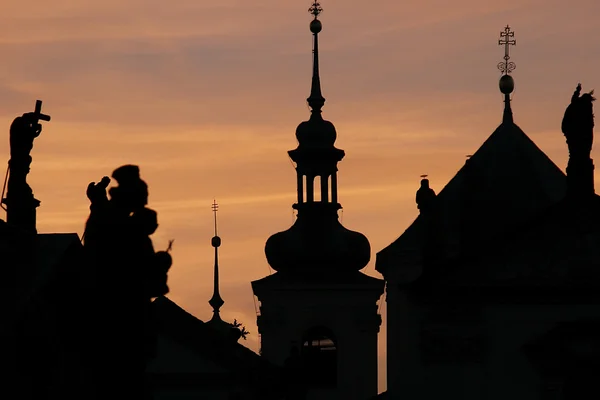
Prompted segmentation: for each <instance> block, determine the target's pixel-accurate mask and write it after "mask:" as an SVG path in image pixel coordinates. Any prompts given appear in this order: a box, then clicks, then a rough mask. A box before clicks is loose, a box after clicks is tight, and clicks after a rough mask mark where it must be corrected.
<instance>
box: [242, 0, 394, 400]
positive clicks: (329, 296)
mask: <svg viewBox="0 0 600 400" xmlns="http://www.w3.org/2000/svg"><path fill="white" fill-rule="evenodd" d="M309 11H310V12H311V14H313V16H314V19H313V20H312V21H311V23H310V30H311V32H312V33H313V36H314V50H313V54H314V56H313V76H312V86H311V92H310V96H309V97H308V99H307V100H308V105H309V106H310V108H311V116H310V118H309V120H308V121H305V122H302V123H301V124H300V125H299V126H298V128H297V129H296V138H297V140H298V147H297V148H296V149H294V150H291V151H289V152H288V153H289V156H290V158H291V159H292V161H293V162H294V163H295V167H296V177H297V185H298V201H297V203H296V204H294V205H293V208H294V209H296V210H297V212H298V213H297V218H296V221H295V222H294V225H293V226H292V227H291V228H290V229H288V230H286V231H284V232H279V233H276V234H274V235H273V236H271V237H270V238H269V239H268V240H267V243H266V246H265V253H266V256H267V261H268V262H269V264H270V265H271V267H272V268H273V269H274V270H275V271H276V272H275V273H274V274H272V275H270V276H267V277H265V278H262V279H260V280H257V281H254V282H252V289H253V291H254V293H255V295H256V296H257V297H258V299H259V301H260V316H259V317H258V321H257V322H258V329H259V332H260V334H261V352H262V355H263V357H265V358H266V359H267V360H269V361H271V362H273V363H275V364H277V365H284V364H287V365H295V367H294V368H295V371H297V372H296V377H295V380H294V377H293V376H292V377H289V379H291V381H292V382H291V384H292V385H294V387H295V388H296V390H295V391H294V393H292V394H290V396H291V397H288V398H294V399H296V398H297V399H300V398H306V399H311V400H312V399H328V400H334V399H365V400H366V399H368V398H369V397H371V396H373V395H376V394H377V335H378V332H379V326H380V324H381V318H380V315H379V314H378V312H377V302H378V300H379V298H380V297H381V295H382V294H383V289H384V282H383V281H382V280H380V279H376V278H372V277H369V276H367V275H365V274H363V273H361V272H360V270H361V269H363V268H364V267H365V266H366V265H367V263H368V262H369V260H370V256H371V248H370V245H369V241H368V240H367V238H366V237H365V236H364V235H362V234H361V233H358V232H353V231H350V230H348V229H346V228H344V227H343V226H342V225H341V224H340V222H339V220H338V210H339V209H340V208H341V205H340V204H339V203H338V193H337V163H338V162H339V161H341V160H342V158H343V157H344V151H343V150H340V149H338V148H336V147H335V145H334V144H335V140H336V136H337V134H336V130H335V127H334V126H333V124H332V123H331V122H329V121H326V120H324V119H323V117H322V116H321V108H322V107H323V105H324V103H325V99H324V98H323V96H322V94H321V84H320V77H319V47H318V34H319V32H320V31H321V29H322V25H321V22H320V21H319V20H318V19H317V16H318V15H319V14H320V12H321V7H320V5H319V3H317V2H315V3H314V4H313V6H312V7H311V8H310V10H309ZM297 347H299V349H297ZM290 349H292V350H291V351H290ZM296 349H297V350H296ZM295 352H298V353H299V354H296V353H295Z"/></svg>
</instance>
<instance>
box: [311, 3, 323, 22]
mask: <svg viewBox="0 0 600 400" xmlns="http://www.w3.org/2000/svg"><path fill="white" fill-rule="evenodd" d="M308 12H309V13H311V14H312V15H314V16H315V19H317V17H318V16H319V14H321V13H322V12H323V8H322V7H321V4H320V3H319V2H318V1H316V0H315V1H314V2H313V4H312V6H310V8H309V9H308Z"/></svg>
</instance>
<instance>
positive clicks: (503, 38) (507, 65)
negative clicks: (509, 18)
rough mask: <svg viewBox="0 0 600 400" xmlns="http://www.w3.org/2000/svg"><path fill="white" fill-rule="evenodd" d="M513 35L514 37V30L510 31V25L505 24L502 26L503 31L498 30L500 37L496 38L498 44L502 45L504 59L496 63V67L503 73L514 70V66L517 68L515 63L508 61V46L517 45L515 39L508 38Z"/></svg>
mask: <svg viewBox="0 0 600 400" xmlns="http://www.w3.org/2000/svg"><path fill="white" fill-rule="evenodd" d="M514 37H515V32H513V31H511V30H510V26H508V25H506V27H505V28H504V32H500V39H499V40H498V45H499V46H502V45H504V61H503V62H501V63H498V69H499V70H500V71H501V72H502V73H503V74H505V75H506V74H510V73H511V72H512V71H514V69H515V68H517V66H516V65H515V63H514V62H512V61H508V60H510V47H509V46H510V45H513V46H516V45H517V40H516V39H510V38H514Z"/></svg>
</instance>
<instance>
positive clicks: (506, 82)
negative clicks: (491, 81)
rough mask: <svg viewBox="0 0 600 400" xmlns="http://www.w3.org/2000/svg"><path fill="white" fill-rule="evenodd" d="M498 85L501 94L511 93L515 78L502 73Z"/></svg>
mask: <svg viewBox="0 0 600 400" xmlns="http://www.w3.org/2000/svg"><path fill="white" fill-rule="evenodd" d="M498 86H499V87H500V91H501V92H502V93H503V94H511V93H512V92H513V90H515V80H514V79H513V77H512V76H510V75H502V78H500V82H499V83H498Z"/></svg>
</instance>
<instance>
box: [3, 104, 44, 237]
mask: <svg viewBox="0 0 600 400" xmlns="http://www.w3.org/2000/svg"><path fill="white" fill-rule="evenodd" d="M41 109H42V102H41V101H40V100H38V101H37V102H36V106H35V111H33V112H28V113H25V114H23V115H22V116H20V117H17V118H15V119H14V121H13V122H12V124H11V126H10V161H9V162H8V168H9V171H8V172H9V175H8V184H7V193H6V198H5V199H2V203H4V204H6V206H7V208H6V212H7V218H6V219H7V222H8V223H9V224H11V225H13V226H18V227H20V228H22V229H24V230H27V231H31V232H35V231H36V228H35V224H36V221H35V219H36V208H37V207H38V206H39V205H40V201H39V200H37V199H36V198H34V197H33V191H32V190H31V187H30V186H29V184H28V183H27V175H28V174H29V170H30V166H31V161H32V159H31V150H32V149H33V141H34V139H35V138H37V137H38V136H40V133H41V132H42V125H41V124H40V123H39V121H40V120H42V121H50V116H48V115H45V114H42V113H41Z"/></svg>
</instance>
